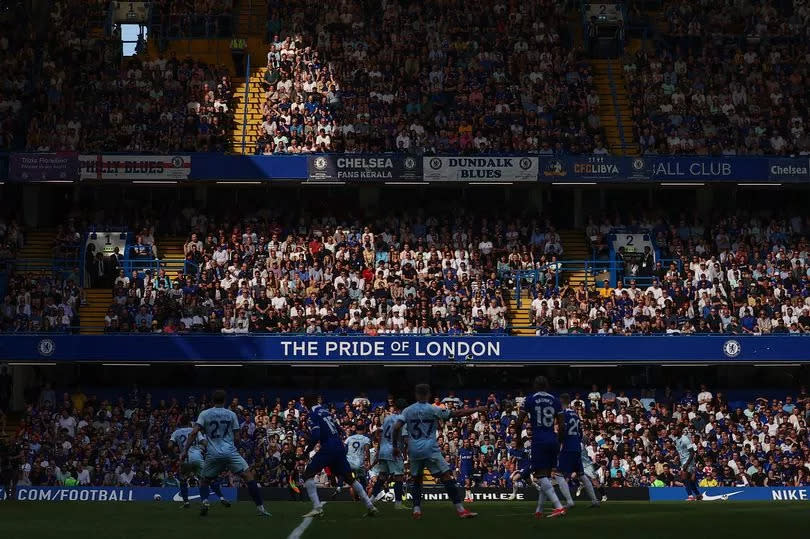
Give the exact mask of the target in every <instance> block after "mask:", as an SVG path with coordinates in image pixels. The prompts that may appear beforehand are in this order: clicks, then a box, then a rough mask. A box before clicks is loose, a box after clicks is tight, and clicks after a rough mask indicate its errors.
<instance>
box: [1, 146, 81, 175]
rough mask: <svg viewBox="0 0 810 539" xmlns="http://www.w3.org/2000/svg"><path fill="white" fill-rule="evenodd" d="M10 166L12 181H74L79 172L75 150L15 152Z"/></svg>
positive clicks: (9, 171) (9, 173)
mask: <svg viewBox="0 0 810 539" xmlns="http://www.w3.org/2000/svg"><path fill="white" fill-rule="evenodd" d="M8 168H9V170H8V179H9V180H11V181H18V182H48V181H73V180H75V179H76V177H77V176H78V173H79V160H78V154H76V153H74V152H56V153H13V154H11V159H10V161H9V167H8Z"/></svg>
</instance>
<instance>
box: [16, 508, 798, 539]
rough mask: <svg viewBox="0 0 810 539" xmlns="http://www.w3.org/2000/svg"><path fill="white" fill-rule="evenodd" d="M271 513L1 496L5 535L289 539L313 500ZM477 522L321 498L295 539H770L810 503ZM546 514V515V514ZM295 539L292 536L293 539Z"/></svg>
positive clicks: (500, 513) (522, 514) (442, 512)
mask: <svg viewBox="0 0 810 539" xmlns="http://www.w3.org/2000/svg"><path fill="white" fill-rule="evenodd" d="M266 505H267V507H268V509H269V510H270V511H271V513H272V514H273V516H272V518H267V519H262V518H259V517H257V516H254V507H253V505H252V504H250V503H246V502H241V503H236V504H234V505H233V507H231V508H229V509H226V508H224V507H221V506H219V505H218V504H213V505H212V507H211V512H210V513H209V515H208V516H207V517H204V518H202V517H200V516H199V515H198V511H197V508H198V505H196V504H194V505H192V508H191V509H189V510H183V509H181V508H180V507H179V505H178V504H174V503H165V502H161V503H154V504H151V503H119V504H115V503H81V502H60V503H28V502H0V537H2V538H3V539H51V538H54V539H57V538H58V539H65V538H82V539H186V538H188V539H208V538H211V539H254V538H258V539H275V538H279V539H287V538H289V537H290V536H291V534H292V533H293V531H294V530H295V529H296V528H298V527H299V525H300V524H301V523H302V518H301V515H302V514H303V513H305V512H306V511H308V510H309V508H310V505H309V503H295V502H276V503H268V504H266ZM468 507H469V508H470V509H471V510H474V511H476V512H478V513H479V516H478V518H476V519H472V520H459V519H458V518H457V517H456V516H455V513H454V511H453V508H452V506H451V505H450V503H448V502H433V503H426V504H425V505H424V506H423V511H424V517H423V518H422V520H419V521H413V520H412V519H411V516H410V511H407V510H404V511H396V510H394V508H393V505H391V504H381V505H380V514H379V516H378V517H376V518H366V517H364V516H363V515H364V511H363V507H362V506H361V505H360V504H358V503H349V502H336V503H331V504H327V505H326V507H325V508H324V510H325V515H324V517H323V518H320V519H315V520H313V521H312V522H311V524H310V525H309V526H308V527H307V528H306V529H305V530H304V531H303V533H302V534H301V535H300V538H301V539H308V538H309V539H317V538H324V539H364V538H380V539H433V538H436V539H442V538H444V539H451V538H452V539H456V538H458V539H462V538H463V539H484V538H486V539H500V538H520V539H522V538H529V537H541V536H543V537H553V538H555V539H574V538H579V537H583V538H585V537H587V538H594V539H608V538H614V537H615V538H621V539H631V538H644V539H666V538H670V537H671V538H677V539H703V538H710V539H721V538H726V537H728V538H734V539H741V538H746V537H759V538H763V537H766V538H768V537H776V535H775V534H777V533H784V532H788V533H790V532H793V533H794V536H800V535H799V534H804V533H806V531H807V529H808V527H810V504H809V503H807V502H795V503H778V504H777V503H748V502H702V503H655V504H652V503H647V502H613V503H611V502H610V501H608V502H607V503H605V504H603V506H602V507H601V508H599V509H589V508H588V507H587V505H586V504H581V505H578V506H577V507H575V508H573V509H572V510H571V511H570V512H569V513H568V515H567V516H566V517H564V518H559V519H548V518H546V519H543V520H541V521H538V520H535V519H534V518H533V511H534V503H532V502H504V503H487V502H478V503H473V504H468ZM547 512H548V511H547ZM293 537H295V535H293Z"/></svg>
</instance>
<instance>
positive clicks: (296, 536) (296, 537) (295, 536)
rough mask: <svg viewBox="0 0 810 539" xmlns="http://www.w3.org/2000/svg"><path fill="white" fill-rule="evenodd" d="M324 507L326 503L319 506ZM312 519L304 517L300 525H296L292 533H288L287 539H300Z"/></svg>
mask: <svg viewBox="0 0 810 539" xmlns="http://www.w3.org/2000/svg"><path fill="white" fill-rule="evenodd" d="M324 505H326V502H323V503H322V504H321V507H323V506H324ZM313 518H314V517H304V519H303V520H302V521H301V524H299V525H298V527H297V528H295V529H294V530H293V531H291V532H290V535H288V536H287V539H301V536H302V535H304V532H305V531H307V528H309V526H310V524H312V520H313Z"/></svg>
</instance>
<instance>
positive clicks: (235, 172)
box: [0, 153, 810, 183]
mask: <svg viewBox="0 0 810 539" xmlns="http://www.w3.org/2000/svg"><path fill="white" fill-rule="evenodd" d="M116 155H118V154H105V155H99V156H93V159H94V160H95V161H98V163H104V162H106V161H110V162H115V160H116V157H115V156H116ZM85 157H87V156H85ZM135 157H136V156H128V160H130V161H131V160H133V159H134V160H135V161H136V162H139V163H142V164H143V163H146V164H149V165H159V166H160V167H161V170H164V169H169V170H174V171H175V172H176V173H177V175H176V176H177V177H174V179H181V180H185V179H186V178H188V180H190V181H194V180H197V181H219V182H246V181H248V182H265V181H285V180H292V181H299V182H300V181H346V182H383V181H394V182H397V181H413V182H418V181H426V182H431V181H433V182H460V183H490V182H510V183H512V182H536V181H540V182H543V183H548V182H553V183H594V182H596V183H601V182H625V183H635V182H662V183H667V182H686V183H689V182H700V183H711V182H724V181H728V182H749V183H759V182H762V183H783V182H784V183H787V182H810V157H807V156H803V157H763V156H745V157H737V156H718V157H706V156H670V155H645V156H639V157H614V156H609V155H564V156H539V157H538V156H537V155H528V154H525V155H488V154H484V155H477V156H476V155H473V156H433V157H414V156H410V155H408V154H393V153H388V154H316V155H267V156H265V155H255V156H254V155H247V156H242V155H223V154H217V153H192V154H188V155H183V156H141V157H140V159H135ZM179 157H181V158H183V159H182V160H178V158H179ZM9 159H10V171H9V174H10V178H11V179H12V180H17V181H43V180H62V181H71V180H76V179H77V177H78V162H77V159H78V157H77V156H75V154H20V153H14V154H10V156H8V155H7V156H5V158H4V157H3V156H0V179H2V178H3V172H4V169H6V168H8V167H6V166H4V161H8V160H9ZM119 159H120V158H119ZM85 161H87V159H85ZM95 161H94V162H95ZM189 161H190V167H188V164H189ZM178 163H179V164H178ZM85 165H87V166H85V169H86V170H84V171H83V175H84V176H85V178H86V179H90V178H91V177H92V178H94V179H121V180H149V179H152V178H154V176H155V171H153V170H152V168H150V167H147V168H146V169H145V170H141V169H143V167H141V168H140V169H136V170H134V171H133V172H132V173H131V174H130V173H127V174H125V175H124V176H117V177H112V176H110V174H111V173H110V172H109V171H107V170H106V169H102V173H101V174H100V175H99V173H98V170H99V169H98V168H93V163H89V162H86V163H85ZM188 168H190V170H187V169H188ZM180 170H182V171H183V174H182V175H181V174H180V173H179V171H180ZM186 173H188V175H187V176H186ZM107 176H110V178H107ZM167 178H168V176H167Z"/></svg>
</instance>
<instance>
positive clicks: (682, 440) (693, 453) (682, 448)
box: [675, 425, 703, 501]
mask: <svg viewBox="0 0 810 539" xmlns="http://www.w3.org/2000/svg"><path fill="white" fill-rule="evenodd" d="M675 450H676V451H678V458H680V460H681V481H682V482H683V486H684V488H685V489H686V494H687V498H686V499H687V500H689V501H695V500H702V499H703V495H702V494H701V493H700V490H698V483H697V476H696V473H695V472H696V470H697V463H696V459H697V447H696V446H695V444H694V443H693V442H692V438H690V437H689V431H688V430H687V429H686V428H684V427H681V426H680V425H679V426H677V427H675Z"/></svg>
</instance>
